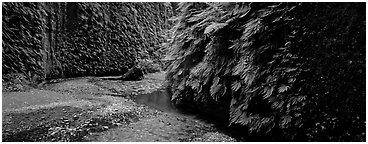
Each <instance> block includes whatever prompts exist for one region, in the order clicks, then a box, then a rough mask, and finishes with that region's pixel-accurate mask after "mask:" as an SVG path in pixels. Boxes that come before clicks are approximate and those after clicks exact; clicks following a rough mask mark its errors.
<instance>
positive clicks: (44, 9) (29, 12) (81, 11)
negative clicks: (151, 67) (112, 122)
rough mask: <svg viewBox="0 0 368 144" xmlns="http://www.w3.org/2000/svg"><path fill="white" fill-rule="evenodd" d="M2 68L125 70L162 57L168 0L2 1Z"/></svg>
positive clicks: (61, 73)
mask: <svg viewBox="0 0 368 144" xmlns="http://www.w3.org/2000/svg"><path fill="white" fill-rule="evenodd" d="M2 7H3V51H2V52H3V53H2V55H3V74H5V75H6V74H12V73H21V74H24V75H26V76H27V77H29V78H30V79H31V78H32V77H35V79H38V80H43V79H45V78H58V77H75V76H86V75H122V74H124V72H126V71H127V70H128V69H129V68H130V67H132V66H133V65H136V64H137V62H138V61H139V60H141V59H150V60H154V61H159V60H160V59H161V56H162V52H161V51H162V46H161V43H162V42H163V41H164V37H165V35H166V29H168V27H169V26H170V25H171V24H170V22H169V21H168V19H169V18H170V17H171V16H172V8H171V6H170V4H167V3H43V2H42V3H17V2H16V3H3V5H2Z"/></svg>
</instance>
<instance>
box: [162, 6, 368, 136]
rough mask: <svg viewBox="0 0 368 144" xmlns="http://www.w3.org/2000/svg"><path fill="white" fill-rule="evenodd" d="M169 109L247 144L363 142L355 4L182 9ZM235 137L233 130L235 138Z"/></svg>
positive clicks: (360, 19) (360, 15) (361, 45)
mask: <svg viewBox="0 0 368 144" xmlns="http://www.w3.org/2000/svg"><path fill="white" fill-rule="evenodd" d="M179 10H180V12H178V16H177V17H176V20H175V21H176V24H175V26H174V28H173V29H172V32H173V36H172V38H171V39H170V44H169V46H168V47H169V48H170V51H171V54H170V55H169V57H167V59H169V60H170V65H169V66H168V75H167V79H168V80H169V89H170V91H171V92H172V94H173V96H172V100H173V101H174V102H176V104H177V105H178V106H181V107H185V108H192V109H194V110H196V111H202V112H204V113H212V114H220V115H221V116H222V118H224V119H225V120H226V121H228V124H229V125H230V126H231V127H233V128H237V129H239V130H240V131H242V135H243V136H248V138H252V137H253V138H254V140H260V138H261V139H262V141H264V140H271V141H277V140H281V141H285V140H286V141H289V140H292V141H365V129H366V125H365V121H366V119H365V117H366V111H365V107H366V106H365V105H366V104H365V99H366V98H365V49H366V48H365V46H366V43H365V39H366V38H365V33H366V30H365V19H366V15H365V4H364V3H181V4H179ZM239 127H242V128H239Z"/></svg>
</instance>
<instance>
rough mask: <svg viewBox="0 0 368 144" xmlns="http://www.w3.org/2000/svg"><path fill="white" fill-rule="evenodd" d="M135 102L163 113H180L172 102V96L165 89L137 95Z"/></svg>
mask: <svg viewBox="0 0 368 144" xmlns="http://www.w3.org/2000/svg"><path fill="white" fill-rule="evenodd" d="M135 102H136V103H139V104H144V105H147V106H149V107H152V108H155V109H158V110H161V111H165V112H171V113H179V110H178V109H177V108H176V107H175V106H174V104H173V103H172V102H171V100H170V95H169V94H168V92H167V91H166V90H164V89H162V90H158V91H155V92H153V93H149V94H141V95H137V96H136V97H135Z"/></svg>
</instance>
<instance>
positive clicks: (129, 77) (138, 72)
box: [120, 66, 144, 81]
mask: <svg viewBox="0 0 368 144" xmlns="http://www.w3.org/2000/svg"><path fill="white" fill-rule="evenodd" d="M143 75H144V74H143V70H142V69H141V68H138V67H137V66H134V67H132V68H130V69H129V70H128V72H126V73H125V74H124V75H123V76H121V77H120V79H121V80H124V81H138V80H142V79H143V77H144V76H143Z"/></svg>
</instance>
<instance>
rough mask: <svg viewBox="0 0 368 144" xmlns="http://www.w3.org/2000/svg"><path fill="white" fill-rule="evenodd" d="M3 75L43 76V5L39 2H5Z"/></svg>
mask: <svg viewBox="0 0 368 144" xmlns="http://www.w3.org/2000/svg"><path fill="white" fill-rule="evenodd" d="M2 4H3V5H2V7H3V18H2V26H3V27H2V30H3V37H2V58H3V61H2V64H3V71H2V72H3V75H6V74H12V73H20V74H23V75H26V76H27V77H28V78H29V80H30V79H31V78H33V77H34V76H36V75H37V77H43V70H42V67H43V63H42V52H41V49H42V42H41V40H42V18H41V16H42V13H43V12H44V11H42V10H41V9H40V8H42V7H41V6H40V5H39V3H7V2H4V3H2Z"/></svg>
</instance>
